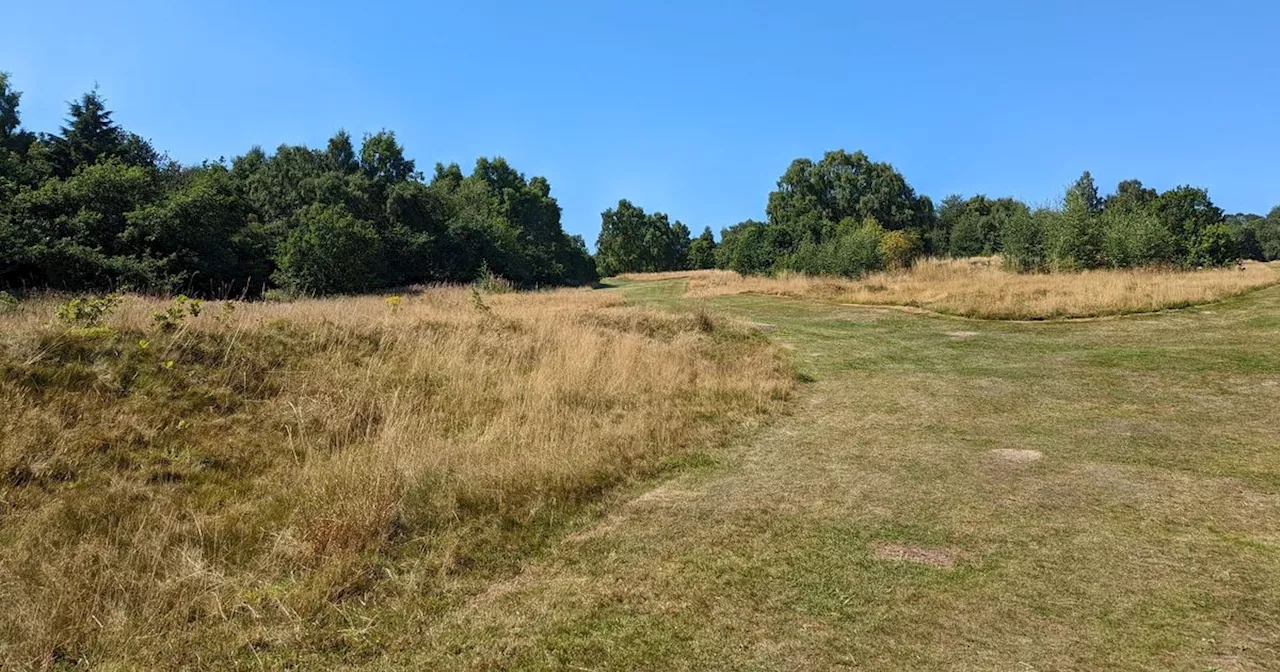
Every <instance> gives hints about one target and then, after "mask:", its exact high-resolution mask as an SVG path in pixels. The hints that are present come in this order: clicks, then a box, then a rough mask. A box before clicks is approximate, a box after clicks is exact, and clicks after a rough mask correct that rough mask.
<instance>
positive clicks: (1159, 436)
mask: <svg viewBox="0 0 1280 672" xmlns="http://www.w3.org/2000/svg"><path fill="white" fill-rule="evenodd" d="M685 289H686V288H685V287H684V283H683V281H679V280H669V281H663V282H646V283H625V284H623V285H622V286H621V287H620V288H619V289H618V290H617V291H620V292H622V293H625V294H626V295H627V296H628V297H629V298H630V299H631V300H633V301H635V302H637V303H642V304H658V305H665V306H670V307H676V308H682V307H686V306H690V305H696V306H699V307H701V308H702V309H709V310H714V311H717V312H719V313H722V314H726V315H733V316H740V317H742V318H744V319H749V320H752V321H755V322H757V323H759V324H760V325H761V328H762V329H765V330H766V331H767V333H769V334H770V335H771V337H772V338H774V339H775V340H776V341H777V342H779V343H781V344H783V345H785V346H786V347H788V348H790V349H791V352H792V357H793V359H794V361H795V363H796V364H797V365H798V366H799V367H800V369H801V370H802V372H803V373H804V374H805V375H806V376H807V377H809V378H811V379H812V380H813V381H814V382H812V383H810V384H808V385H806V386H805V388H804V390H803V392H802V393H801V394H800V396H799V398H798V399H797V403H796V405H795V407H794V410H793V412H792V414H791V415H790V416H789V417H787V418H786V419H785V420H783V421H781V422H778V423H776V424H774V425H772V426H771V427H769V428H768V429H766V430H764V431H762V432H761V433H759V434H758V435H757V436H756V438H754V439H753V440H752V441H749V442H745V443H742V444H741V445H736V446H734V447H732V448H731V449H727V450H725V451H723V452H721V453H720V454H719V455H718V459H717V461H716V464H714V465H711V466H708V467H705V468H702V469H698V470H694V471H690V472H688V473H684V474H682V475H679V476H677V477H674V478H671V479H669V480H666V481H665V482H663V483H662V484H660V485H659V486H658V487H656V488H654V489H652V490H650V491H647V492H645V493H643V494H641V495H639V496H637V497H635V498H634V499H633V500H631V501H630V502H628V503H626V504H624V505H622V506H619V507H617V508H616V509H614V510H612V511H611V512H610V513H609V515H608V516H607V517H606V518H605V519H604V520H603V521H602V522H600V523H598V524H596V525H593V526H589V527H587V528H586V529H584V530H583V531H581V532H579V533H578V534H576V535H574V536H572V537H571V538H570V539H569V540H567V541H566V542H564V543H562V544H559V545H557V546H556V547H555V548H554V549H552V550H551V551H550V553H549V554H548V557H545V558H543V559H540V560H539V561H537V562H535V563H531V564H530V565H529V566H528V567H527V568H526V569H525V571H524V572H523V573H522V574H521V575H520V576H519V577H517V578H515V579H513V580H510V581H506V582H503V583H500V584H497V585H495V586H494V587H493V588H492V589H490V590H489V591H488V592H486V593H485V594H483V595H481V596H480V597H478V598H476V599H475V600H473V601H472V602H471V603H470V604H469V605H468V606H467V607H466V608H463V609H460V610H458V611H456V612H454V613H452V614H451V615H450V616H449V617H448V618H445V619H444V620H442V621H441V622H439V623H437V624H434V625H432V626H431V627H428V628H426V629H424V630H423V631H421V632H418V633H414V635H413V638H412V645H411V644H410V641H409V640H407V639H398V640H397V639H392V640H391V641H390V642H389V643H388V646H387V648H386V650H385V652H384V653H383V655H381V656H380V657H379V658H378V659H377V660H376V662H374V663H372V664H371V665H370V667H372V668H378V667H384V666H397V665H403V666H415V665H422V666H435V667H438V668H446V669H447V668H456V669H502V668H516V669H547V670H559V669H576V670H628V669H685V670H704V669H723V670H752V669H759V670H777V669H790V670H810V669H866V670H890V669H913V670H1103V669H1123V670H1187V671H1197V672H1206V671H1208V670H1226V671H1243V670H1258V671H1261V670H1272V669H1280V631H1278V630H1277V629H1276V627H1275V623H1276V622H1278V621H1280V443H1278V441H1277V438H1276V427H1277V415H1278V414H1280V288H1270V289H1265V290H1261V291H1259V292H1256V293H1253V294H1250V295H1247V296H1244V297H1240V298H1236V299H1231V300H1228V301H1226V302H1223V303H1220V304H1217V305H1215V306H1213V307H1212V308H1205V309H1191V310H1183V311H1176V312H1169V313H1164V314H1160V315H1151V316H1138V317H1131V318H1123V319H1116V320H1106V321H1095V322H1066V323H1038V324H1019V323H1005V322H974V321H969V320H956V319H953V318H947V317H940V316H928V315H913V314H907V313H903V312H901V311H895V310H889V309H877V308H854V307H843V306H838V305H831V304H827V303H815V302H808V301H801V300H784V299H779V298H775V297H767V296H743V295H737V296H721V297H716V298H714V299H709V300H703V301H694V302H691V301H690V300H689V299H687V298H684V295H685Z"/></svg>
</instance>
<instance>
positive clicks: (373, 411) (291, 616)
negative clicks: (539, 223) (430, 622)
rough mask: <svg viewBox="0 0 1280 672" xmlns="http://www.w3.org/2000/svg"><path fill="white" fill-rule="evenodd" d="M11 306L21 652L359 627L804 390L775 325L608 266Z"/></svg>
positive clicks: (188, 652) (140, 655)
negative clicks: (598, 278)
mask: <svg viewBox="0 0 1280 672" xmlns="http://www.w3.org/2000/svg"><path fill="white" fill-rule="evenodd" d="M227 305H230V304H211V305H207V306H205V309H204V311H203V312H202V313H201V314H200V315H199V316H198V317H195V318H189V319H187V320H186V321H185V322H183V323H182V324H180V325H179V326H178V327H177V328H176V329H172V330H160V329H159V328H158V327H157V326H156V325H155V324H154V323H153V320H152V311H154V310H156V309H158V308H161V307H163V306H162V304H161V302H159V301H157V300H151V299H142V298H136V297H131V298H126V300H125V302H124V304H123V305H122V306H121V308H120V309H119V310H118V311H117V312H116V313H115V314H113V315H111V316H110V317H109V318H108V319H107V320H106V322H105V323H104V324H103V325H102V326H100V327H93V328H68V327H66V326H62V325H60V324H58V323H57V322H56V321H54V320H53V319H52V314H53V311H54V307H55V303H54V302H53V300H52V299H49V300H40V301H29V302H25V303H24V304H22V306H21V307H20V308H18V309H17V310H16V311H14V312H10V313H9V314H6V315H0V407H3V408H4V413H3V415H2V416H0V417H2V418H3V419H2V420H0V430H2V431H0V477H2V480H0V603H3V604H4V605H6V606H5V608H4V609H3V610H0V661H4V662H3V663H0V665H2V664H8V665H13V666H17V667H23V666H54V665H57V664H59V663H71V662H77V661H83V662H87V663H89V664H93V665H100V664H104V663H107V664H117V665H123V666H126V667H133V666H141V667H153V666H160V667H174V666H180V665H195V666H202V665H205V666H207V665H211V664H212V665H217V664H218V661H222V663H223V664H225V663H227V662H228V661H231V660H250V661H252V660H255V659H258V658H259V656H272V655H275V656H276V659H277V660H280V659H281V658H280V656H281V654H280V652H281V651H285V652H292V653H289V654H288V655H285V656H284V657H285V658H289V657H292V656H293V655H294V654H295V653H296V652H307V651H312V652H325V653H328V654H330V655H331V654H332V653H333V652H334V651H341V650H345V648H346V647H353V646H354V645H355V644H354V643H355V642H357V641H358V640H359V637H360V633H361V632H362V631H363V630H364V629H367V628H368V627H370V626H371V625H372V621H371V620H369V619H367V618H366V617H365V616H363V614H366V613H369V611H368V609H366V608H368V607H370V605H380V606H381V607H382V611H381V612H379V616H378V618H380V619H383V620H386V619H393V618H395V617H396V616H395V615H396V614H401V613H408V612H409V611H412V612H414V613H416V614H421V613H423V612H428V613H429V612H430V611H431V610H432V609H441V608H444V606H445V605H447V604H448V603H450V600H452V599H454V598H455V597H456V596H457V595H462V594H466V593H467V592H468V591H474V590H476V589H477V586H479V585H481V584H480V583H479V582H478V581H472V582H468V577H472V576H483V575H486V574H489V575H493V574H495V573H497V574H501V573H502V572H503V571H505V570H507V569H510V568H511V567H512V566H513V565H515V564H518V562H519V561H520V558H521V557H524V556H527V554H528V553H529V552H530V550H531V549H535V548H537V547H538V545H539V544H541V543H544V539H545V538H546V537H547V536H548V535H551V534H553V533H554V532H556V531H557V530H559V529H561V528H563V527H564V521H565V519H566V518H568V517H572V516H573V515H575V512H577V513H581V512H583V511H586V510H587V509H584V506H585V505H587V504H588V503H590V502H593V501H596V500H598V499H599V498H600V496H601V494H602V493H604V492H606V491H608V490H609V489H610V488H611V487H616V486H617V485H619V484H621V483H625V482H626V481H628V480H630V479H634V478H636V477H637V476H641V475H644V474H646V473H652V472H653V470H655V469H658V468H661V467H662V466H663V465H664V464H668V463H669V462H670V460H671V459H674V458H675V457H676V456H679V455H681V454H687V453H688V451H689V450H691V449H697V448H699V447H705V446H708V445H710V444H712V443H714V442H716V441H719V440H722V439H723V437H724V436H725V435H726V432H727V430H728V428H729V427H733V426H739V425H742V424H748V425H749V424H751V423H753V422H755V421H756V420H757V419H758V418H760V417H762V415H763V414H765V413H766V412H767V411H769V410H770V409H771V408H774V407H775V406H776V405H777V403H778V402H779V400H781V399H783V398H784V397H785V396H786V395H787V394H788V393H789V390H790V389H791V387H792V385H793V382H792V380H793V379H792V374H791V373H790V368H789V367H788V366H787V365H786V364H785V363H784V362H783V361H782V360H781V359H780V358H779V357H778V355H777V351H776V350H775V349H774V348H773V347H772V346H770V345H769V344H768V343H767V342H766V341H765V340H764V339H763V338H761V337H759V336H758V335H756V334H754V333H752V332H750V331H747V330H744V329H742V328H739V327H736V326H734V325H733V324H731V323H728V322H725V321H723V320H719V319H715V318H712V317H708V316H706V315H705V314H698V313H670V312H665V311H659V310H654V309H642V308H635V307H628V306H625V305H623V303H622V299H621V297H620V296H618V295H617V294H613V293H601V292H592V291H586V290H583V291H561V292H554V293H535V294H509V295H500V296H484V297H482V298H481V297H480V295H472V294H471V292H469V291H468V290H465V289H457V288H454V289H448V288H444V289H433V290H428V291H426V292H423V293H421V294H418V295H413V296H407V297H405V298H404V299H403V301H402V302H397V301H394V300H393V301H384V299H382V298H379V297H363V298H344V299H332V300H309V301H298V302H294V303H287V304H271V303H254V304H243V303H241V304H234V306H233V308H228V307H226V306H227Z"/></svg>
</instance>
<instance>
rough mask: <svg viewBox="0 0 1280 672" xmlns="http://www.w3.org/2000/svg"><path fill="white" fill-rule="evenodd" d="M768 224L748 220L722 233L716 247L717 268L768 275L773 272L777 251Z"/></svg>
mask: <svg viewBox="0 0 1280 672" xmlns="http://www.w3.org/2000/svg"><path fill="white" fill-rule="evenodd" d="M768 228H769V227H768V225H766V224H765V223H764V222H758V221H755V220H747V221H745V222H739V223H737V224H734V225H733V226H731V227H729V228H727V229H725V230H723V231H721V232H720V245H719V246H717V247H716V267H717V268H727V269H729V270H732V271H737V272H739V273H742V274H753V273H767V272H769V271H770V270H772V268H773V265H774V260H775V257H776V250H775V248H774V247H773V246H772V245H771V244H770V243H769V240H768V234H767V232H766V231H767V229H768Z"/></svg>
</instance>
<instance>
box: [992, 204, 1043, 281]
mask: <svg viewBox="0 0 1280 672" xmlns="http://www.w3.org/2000/svg"><path fill="white" fill-rule="evenodd" d="M1054 216H1056V213H1053V212H1052V211H1048V210H1041V211H1038V212H1035V213H1033V214H1026V215H1023V216H1015V217H1010V218H1009V219H1008V220H1006V221H1005V222H1004V228H1003V229H1002V230H1001V231H1000V246H1001V249H1002V250H1003V255H1004V267H1005V268H1006V269H1007V270H1010V271H1014V272H1017V273H1029V272H1035V271H1043V270H1045V269H1046V268H1047V267H1048V259H1047V258H1046V257H1045V245H1044V231H1045V226H1046V224H1045V222H1046V221H1047V220H1049V219H1051V218H1053V217H1054Z"/></svg>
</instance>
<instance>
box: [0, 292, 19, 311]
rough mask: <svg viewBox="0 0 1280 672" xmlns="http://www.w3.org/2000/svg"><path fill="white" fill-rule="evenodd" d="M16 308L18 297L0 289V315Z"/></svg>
mask: <svg viewBox="0 0 1280 672" xmlns="http://www.w3.org/2000/svg"><path fill="white" fill-rule="evenodd" d="M17 309H18V299H17V297H15V296H14V295H12V294H10V293H9V292H4V291H0V315H4V314H5V313H12V312H14V311H16V310H17Z"/></svg>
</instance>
